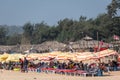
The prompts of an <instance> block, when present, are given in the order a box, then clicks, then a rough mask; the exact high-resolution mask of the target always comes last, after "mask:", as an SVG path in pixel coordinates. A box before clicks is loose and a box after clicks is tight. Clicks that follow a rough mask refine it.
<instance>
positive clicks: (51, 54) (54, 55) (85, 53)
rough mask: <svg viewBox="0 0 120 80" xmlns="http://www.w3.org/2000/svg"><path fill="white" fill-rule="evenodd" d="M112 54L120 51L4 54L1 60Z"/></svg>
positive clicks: (79, 58) (85, 58) (86, 58)
mask: <svg viewBox="0 0 120 80" xmlns="http://www.w3.org/2000/svg"><path fill="white" fill-rule="evenodd" d="M111 55H118V53H117V52H116V51H114V50H110V49H106V50H103V51H100V52H75V53H71V52H57V51H55V52H50V53H43V54H35V53H31V54H25V55H23V54H3V55H0V61H1V62H9V61H13V62H18V61H19V58H22V59H24V57H26V58H27V59H28V60H38V61H42V62H44V61H45V62H46V61H50V60H57V61H61V60H62V61H63V62H64V61H67V60H73V61H89V60H94V59H100V58H103V57H106V56H111Z"/></svg>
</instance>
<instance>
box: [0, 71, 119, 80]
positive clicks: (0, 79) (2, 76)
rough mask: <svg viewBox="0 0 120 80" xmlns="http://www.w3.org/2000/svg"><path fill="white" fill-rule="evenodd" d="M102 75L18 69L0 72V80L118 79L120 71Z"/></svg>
mask: <svg viewBox="0 0 120 80" xmlns="http://www.w3.org/2000/svg"><path fill="white" fill-rule="evenodd" d="M104 75H105V76H102V77H84V76H82V77H81V76H69V75H60V74H54V73H48V74H46V73H43V72H42V73H36V72H28V73H21V72H19V71H7V70H4V71H3V72H0V80H115V79H116V80H120V76H119V75H120V71H115V72H111V74H110V75H107V74H106V73H105V74H104Z"/></svg>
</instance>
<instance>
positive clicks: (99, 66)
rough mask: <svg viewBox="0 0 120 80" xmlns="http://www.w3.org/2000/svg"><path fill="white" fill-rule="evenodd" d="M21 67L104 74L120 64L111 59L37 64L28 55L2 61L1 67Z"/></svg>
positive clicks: (25, 68) (8, 68) (116, 68)
mask: <svg viewBox="0 0 120 80" xmlns="http://www.w3.org/2000/svg"><path fill="white" fill-rule="evenodd" d="M16 67H17V68H20V71H21V72H28V71H29V70H30V69H31V68H32V69H36V70H37V71H38V72H41V70H42V68H54V69H72V70H84V71H87V72H89V73H96V74H98V73H99V74H100V75H103V71H104V72H110V71H117V70H118V67H119V64H118V62H117V61H114V60H113V61H111V60H109V61H108V63H104V62H101V61H100V60H99V62H98V63H90V64H88V63H83V62H82V61H80V62H74V61H72V60H69V62H67V63H66V62H63V63H61V62H59V61H55V60H51V61H50V62H38V63H37V64H35V63H34V61H28V60H27V59H26V57H25V58H24V60H22V59H19V62H9V63H0V68H1V69H7V70H13V69H14V68H16Z"/></svg>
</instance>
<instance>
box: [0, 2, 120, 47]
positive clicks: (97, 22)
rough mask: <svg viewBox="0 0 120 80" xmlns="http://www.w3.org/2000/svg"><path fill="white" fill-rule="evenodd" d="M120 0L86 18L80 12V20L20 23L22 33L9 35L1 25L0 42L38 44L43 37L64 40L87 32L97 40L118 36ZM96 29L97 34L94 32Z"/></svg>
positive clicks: (46, 39) (107, 40)
mask: <svg viewBox="0 0 120 80" xmlns="http://www.w3.org/2000/svg"><path fill="white" fill-rule="evenodd" d="M119 10H120V0H112V2H111V3H110V4H109V5H108V6H107V13H103V14H100V15H98V16H97V17H96V18H94V19H93V18H90V19H87V17H85V16H80V18H79V20H73V19H69V18H65V19H63V20H60V21H58V23H57V25H53V26H50V25H47V24H46V23H45V22H41V23H36V24H32V23H30V22H29V23H26V24H24V25H23V26H22V28H23V33H22V34H19V33H17V32H16V33H14V34H13V35H9V34H8V32H9V30H8V28H6V27H4V25H2V26H0V45H16V44H40V43H42V42H45V41H53V40H56V41H59V42H63V43H68V42H73V41H77V40H80V39H82V38H83V37H85V36H86V35H88V36H90V37H92V38H93V39H94V40H97V35H98V36H99V38H98V39H99V40H103V41H105V42H110V41H112V40H113V35H118V36H120V13H119ZM97 33H98V34H97Z"/></svg>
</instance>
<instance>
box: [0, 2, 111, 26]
mask: <svg viewBox="0 0 120 80" xmlns="http://www.w3.org/2000/svg"><path fill="white" fill-rule="evenodd" d="M110 2H111V0H0V25H4V24H7V25H21V26H22V25H24V24H25V23H27V22H31V23H40V22H42V21H44V22H45V23H47V24H48V25H55V24H57V22H58V21H59V20H60V19H62V20H63V19H64V18H69V19H74V20H78V19H79V17H80V16H81V15H82V16H86V17H87V18H95V17H97V16H98V15H99V14H102V13H106V12H107V10H106V7H107V5H108V4H109V3H110Z"/></svg>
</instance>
